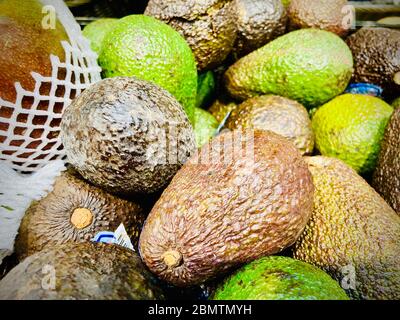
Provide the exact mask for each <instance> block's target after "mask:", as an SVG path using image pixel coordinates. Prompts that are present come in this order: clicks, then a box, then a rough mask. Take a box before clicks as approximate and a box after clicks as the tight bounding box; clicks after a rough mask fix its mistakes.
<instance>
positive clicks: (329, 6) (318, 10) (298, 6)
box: [288, 0, 352, 37]
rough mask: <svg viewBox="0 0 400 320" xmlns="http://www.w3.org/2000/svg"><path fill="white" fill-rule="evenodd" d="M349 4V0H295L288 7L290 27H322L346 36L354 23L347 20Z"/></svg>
mask: <svg viewBox="0 0 400 320" xmlns="http://www.w3.org/2000/svg"><path fill="white" fill-rule="evenodd" d="M347 4H348V3H347V0H293V1H291V2H290V5H289V7H288V16H289V27H290V28H291V29H304V28H316V29H322V30H326V31H330V32H333V33H336V34H337V35H338V36H340V37H344V36H346V35H347V33H348V32H349V28H350V27H351V25H352V23H351V22H352V21H346V16H347V15H348V14H349V10H346V6H347ZM347 26H348V27H347Z"/></svg>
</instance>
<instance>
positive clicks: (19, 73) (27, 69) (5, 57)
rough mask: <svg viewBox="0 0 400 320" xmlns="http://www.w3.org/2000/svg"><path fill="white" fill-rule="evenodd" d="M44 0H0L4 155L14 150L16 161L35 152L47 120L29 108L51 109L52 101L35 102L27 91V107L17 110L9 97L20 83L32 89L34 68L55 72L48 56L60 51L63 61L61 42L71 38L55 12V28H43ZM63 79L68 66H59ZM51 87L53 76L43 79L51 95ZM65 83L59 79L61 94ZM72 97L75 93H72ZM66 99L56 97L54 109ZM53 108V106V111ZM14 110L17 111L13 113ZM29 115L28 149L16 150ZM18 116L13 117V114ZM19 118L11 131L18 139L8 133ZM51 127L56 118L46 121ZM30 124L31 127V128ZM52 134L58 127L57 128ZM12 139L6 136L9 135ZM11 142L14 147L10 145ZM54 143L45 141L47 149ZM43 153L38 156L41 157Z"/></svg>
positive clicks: (58, 110) (1, 139) (46, 74)
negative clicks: (30, 123) (20, 110)
mask: <svg viewBox="0 0 400 320" xmlns="http://www.w3.org/2000/svg"><path fill="white" fill-rule="evenodd" d="M43 7H44V5H43V4H42V3H41V2H39V1H37V0H24V1H18V4H17V5H16V1H15V0H2V1H0V50H1V52H2V53H1V55H0V100H2V101H1V103H0V144H1V146H0V149H1V150H0V155H1V154H8V155H10V154H14V157H15V160H16V161H15V162H14V164H17V163H20V162H19V161H18V159H17V158H19V159H21V158H22V159H24V158H27V157H28V156H29V155H31V154H32V153H33V152H35V149H37V148H38V147H39V146H40V145H42V143H43V142H44V141H42V140H41V139H40V138H41V137H42V133H43V130H42V128H43V127H42V126H44V124H45V123H46V121H47V117H45V116H42V115H33V114H29V109H36V108H37V109H39V110H41V112H44V111H46V110H48V109H49V102H48V101H44V100H43V101H41V102H40V104H39V105H38V106H34V99H33V98H31V97H30V96H28V95H26V96H25V97H24V98H23V99H22V100H21V101H20V102H18V104H21V106H22V109H26V110H27V111H26V113H20V114H18V118H17V115H16V113H15V112H14V108H13V107H9V105H10V104H8V103H7V102H10V103H15V101H16V99H17V91H16V89H15V84H16V83H19V84H20V85H21V87H22V88H23V89H24V90H26V91H31V92H32V91H34V89H35V86H36V80H35V79H34V78H33V77H32V72H34V73H38V74H40V75H41V76H42V77H45V78H46V77H51V76H52V74H53V67H52V61H51V59H50V56H51V55H53V56H55V57H57V58H58V59H59V60H60V62H61V63H64V62H65V51H64V48H63V46H62V44H61V42H62V41H66V42H69V37H68V35H67V33H66V31H65V29H64V27H63V25H62V24H61V23H60V21H59V20H58V18H57V17H55V18H56V19H55V20H54V21H55V25H54V28H50V29H44V28H43V25H42V22H43V21H44V14H43V13H42V10H43ZM59 77H60V79H65V70H64V69H62V68H60V69H59ZM51 89H52V83H51V82H43V83H42V84H41V86H40V93H41V94H42V95H44V96H46V95H49V94H50V91H51ZM64 92H65V86H64V84H63V83H59V84H58V85H57V96H64ZM71 98H73V94H71ZM63 106H64V104H63V103H55V104H54V106H53V108H52V110H51V112H54V113H61V112H62V109H63ZM49 112H50V111H49ZM13 113H14V114H13ZM28 116H29V121H31V122H32V123H33V124H34V125H35V129H34V130H32V131H31V132H30V135H29V137H26V139H29V140H31V142H29V143H28V146H27V147H28V148H29V149H32V153H30V152H16V151H15V148H16V146H20V145H21V143H23V142H25V141H24V139H23V138H24V136H25V135H26V132H27V126H28V124H22V122H28ZM10 119H14V120H10ZM16 120H18V124H21V125H16V126H15V128H14V130H13V133H14V139H13V138H11V137H9V135H10V132H8V130H10V131H11V129H9V127H10V125H11V122H10V121H12V122H13V123H15V121H16ZM47 125H49V126H50V127H58V125H59V123H58V122H57V121H52V122H50V123H48V124H47ZM29 129H31V128H29ZM52 133H53V134H57V133H58V132H57V131H56V130H54V131H53V132H52ZM7 140H8V141H7ZM10 146H11V147H10ZM52 146H53V142H51V143H50V142H49V143H47V144H46V143H45V144H44V145H42V149H43V150H48V149H50V148H51V147H52ZM47 154H48V151H47V152H43V153H38V156H39V157H43V156H44V155H47ZM38 159H39V158H38Z"/></svg>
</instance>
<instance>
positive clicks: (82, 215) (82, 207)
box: [15, 172, 145, 260]
mask: <svg viewBox="0 0 400 320" xmlns="http://www.w3.org/2000/svg"><path fill="white" fill-rule="evenodd" d="M144 219H145V215H144V212H143V210H142V208H141V207H140V205H138V204H136V203H133V202H128V201H126V200H123V199H119V198H117V197H115V196H112V195H109V194H107V193H106V192H104V191H103V190H101V189H99V188H96V187H94V186H91V185H89V184H87V183H86V182H84V181H82V180H81V179H79V178H77V177H76V176H75V175H74V174H72V173H70V172H65V173H62V174H61V176H59V177H58V178H57V179H56V180H55V182H54V186H53V190H52V191H51V192H50V193H48V194H47V196H46V197H44V198H43V199H41V200H40V201H35V202H33V203H32V205H31V206H30V207H29V208H28V210H27V212H26V214H25V216H24V218H23V220H22V222H21V226H20V228H19V234H18V237H17V240H16V243H15V251H16V253H17V256H18V258H19V259H20V260H21V259H23V258H25V257H26V256H29V255H31V254H33V253H35V252H37V251H40V250H42V249H43V248H45V247H47V246H54V245H56V244H61V243H65V242H67V241H74V242H83V241H90V240H91V239H93V238H94V236H95V235H96V234H97V233H98V232H100V231H114V230H115V229H117V228H118V226H119V225H120V224H121V223H122V224H123V225H124V227H125V229H126V231H127V233H128V234H129V235H130V236H131V239H132V243H133V245H137V241H138V239H139V233H140V230H141V229H142V225H143V223H144Z"/></svg>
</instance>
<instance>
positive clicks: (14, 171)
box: [0, 0, 101, 263]
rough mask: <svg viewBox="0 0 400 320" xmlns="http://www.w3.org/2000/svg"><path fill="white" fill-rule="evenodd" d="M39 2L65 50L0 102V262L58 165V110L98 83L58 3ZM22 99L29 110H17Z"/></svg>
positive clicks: (82, 42)
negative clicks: (47, 70)
mask: <svg viewBox="0 0 400 320" xmlns="http://www.w3.org/2000/svg"><path fill="white" fill-rule="evenodd" d="M41 3H42V4H43V5H44V6H47V5H50V6H52V7H53V8H54V9H55V12H56V14H57V19H58V20H59V21H60V23H61V24H62V25H63V27H64V29H65V31H66V33H67V35H68V38H69V42H67V41H62V42H61V44H62V47H63V49H64V51H65V58H64V60H63V61H60V58H59V57H58V56H55V55H51V56H50V57H49V59H50V61H51V66H52V73H51V76H43V75H41V74H38V73H35V72H32V73H31V76H32V77H33V79H34V81H35V88H34V90H33V91H28V90H25V89H24V88H23V87H22V86H21V84H20V83H15V89H16V100H15V102H10V101H5V100H3V99H2V98H0V108H7V110H11V112H9V113H8V116H7V117H2V116H0V122H1V123H2V124H3V125H2V128H6V130H5V131H4V130H1V129H0V138H1V139H0V263H1V261H2V258H3V257H4V256H5V255H6V254H8V253H9V252H11V251H12V248H13V243H14V239H15V236H16V234H17V231H18V228H19V224H20V221H21V219H22V217H23V215H24V212H25V210H26V209H27V207H28V206H29V205H30V203H31V201H32V200H35V199H36V200H37V199H40V198H41V197H42V196H44V195H45V194H46V192H48V191H50V189H51V186H52V184H53V182H54V179H55V177H56V176H57V175H58V174H59V173H60V171H61V170H62V169H63V167H64V165H63V162H62V159H63V157H64V152H63V149H62V145H61V141H60V140H59V138H58V136H59V130H60V127H59V125H60V121H61V117H62V114H63V110H64V109H65V107H67V106H68V105H69V103H70V102H71V100H72V99H73V98H74V97H75V96H77V95H79V94H80V93H81V92H82V91H83V90H84V89H86V88H87V87H88V86H90V85H91V84H92V83H94V82H97V81H99V80H100V79H101V77H100V71H101V69H100V67H99V66H98V65H97V56H96V54H95V53H94V52H93V51H92V50H91V49H90V44H89V42H88V40H86V39H85V38H84V37H83V36H82V34H81V30H80V27H79V25H78V24H77V23H76V21H75V19H74V17H73V15H72V14H71V12H70V11H69V9H68V8H67V7H66V5H65V4H64V2H63V1H62V0H41ZM43 85H46V87H47V88H50V90H47V92H46V93H48V94H46V95H44V94H43V90H41V88H42V86H43ZM60 87H62V88H63V90H59V88H60ZM60 92H61V94H60ZM26 101H29V104H30V105H31V107H30V108H26V107H25V108H24V107H23V106H24V105H25V103H26ZM37 119H40V121H37ZM4 124H5V125H4Z"/></svg>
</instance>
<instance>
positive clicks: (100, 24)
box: [82, 18, 118, 54]
mask: <svg viewBox="0 0 400 320" xmlns="http://www.w3.org/2000/svg"><path fill="white" fill-rule="evenodd" d="M117 23H118V19H115V18H101V19H99V20H96V21H93V22H91V23H89V24H88V25H86V26H85V27H84V28H83V30H82V34H83V35H84V36H85V37H86V38H88V39H89V40H90V47H91V48H92V50H93V51H94V52H96V53H97V54H100V52H101V49H102V47H103V40H104V38H105V36H106V35H107V33H108V32H110V31H111V30H112V29H113V28H114V27H115V26H116V25H117Z"/></svg>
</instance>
